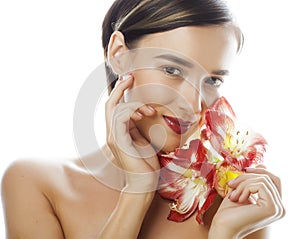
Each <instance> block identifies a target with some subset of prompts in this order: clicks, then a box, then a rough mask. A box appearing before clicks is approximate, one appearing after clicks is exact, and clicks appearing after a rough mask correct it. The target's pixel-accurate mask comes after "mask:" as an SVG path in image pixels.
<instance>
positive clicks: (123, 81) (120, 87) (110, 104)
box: [105, 74, 133, 110]
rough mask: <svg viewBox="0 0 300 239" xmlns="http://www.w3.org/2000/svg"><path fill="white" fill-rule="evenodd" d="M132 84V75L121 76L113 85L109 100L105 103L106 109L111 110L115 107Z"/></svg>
mask: <svg viewBox="0 0 300 239" xmlns="http://www.w3.org/2000/svg"><path fill="white" fill-rule="evenodd" d="M132 83H133V75H132V74H129V75H126V76H121V77H120V78H119V80H118V82H117V84H116V85H115V87H114V89H113V90H112V92H111V93H110V96H109V99H108V100H107V101H106V104H105V106H106V109H107V110H109V109H112V108H114V106H115V105H117V104H118V103H119V102H120V100H121V99H122V97H123V95H124V91H125V90H126V89H128V88H130V86H132Z"/></svg>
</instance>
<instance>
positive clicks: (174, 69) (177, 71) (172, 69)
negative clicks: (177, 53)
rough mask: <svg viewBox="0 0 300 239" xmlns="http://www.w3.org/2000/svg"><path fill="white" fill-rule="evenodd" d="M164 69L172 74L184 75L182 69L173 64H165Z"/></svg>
mask: <svg viewBox="0 0 300 239" xmlns="http://www.w3.org/2000/svg"><path fill="white" fill-rule="evenodd" d="M163 71H164V72H165V73H166V74H168V75H170V76H182V71H181V69H179V68H177V67H173V66H164V67H163Z"/></svg>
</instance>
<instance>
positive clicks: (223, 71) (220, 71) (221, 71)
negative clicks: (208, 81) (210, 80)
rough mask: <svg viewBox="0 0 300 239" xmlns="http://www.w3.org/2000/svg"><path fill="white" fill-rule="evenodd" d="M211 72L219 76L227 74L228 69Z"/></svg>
mask: <svg viewBox="0 0 300 239" xmlns="http://www.w3.org/2000/svg"><path fill="white" fill-rule="evenodd" d="M212 74H214V75H219V76H228V75H229V71H228V70H216V71H212Z"/></svg>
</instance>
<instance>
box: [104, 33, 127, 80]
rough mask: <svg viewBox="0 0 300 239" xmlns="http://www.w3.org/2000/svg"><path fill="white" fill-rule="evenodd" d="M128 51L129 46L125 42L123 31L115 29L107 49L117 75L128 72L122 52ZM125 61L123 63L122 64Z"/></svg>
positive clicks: (111, 65) (110, 62)
mask: <svg viewBox="0 0 300 239" xmlns="http://www.w3.org/2000/svg"><path fill="white" fill-rule="evenodd" d="M126 51H128V47H127V46H126V43H125V37H124V35H123V33H122V32H120V31H115V32H114V33H113V34H112V35H111V37H110V40H109V44H108V49H107V58H108V62H109V65H110V67H111V68H112V70H113V72H114V73H115V74H117V75H122V74H123V73H124V72H126V69H124V68H125V65H124V62H125V61H124V60H122V53H125V52H126ZM122 63H123V64H122Z"/></svg>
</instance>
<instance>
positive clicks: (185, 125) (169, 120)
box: [163, 115, 193, 134]
mask: <svg viewBox="0 0 300 239" xmlns="http://www.w3.org/2000/svg"><path fill="white" fill-rule="evenodd" d="M163 117H164V120H165V122H166V124H167V125H168V126H169V127H170V129H171V130H173V131H174V132H175V133H176V134H184V133H185V132H186V131H188V129H189V128H190V127H191V126H192V124H193V123H192V122H191V121H184V120H182V119H179V118H175V117H171V116H166V115H164V116H163Z"/></svg>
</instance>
